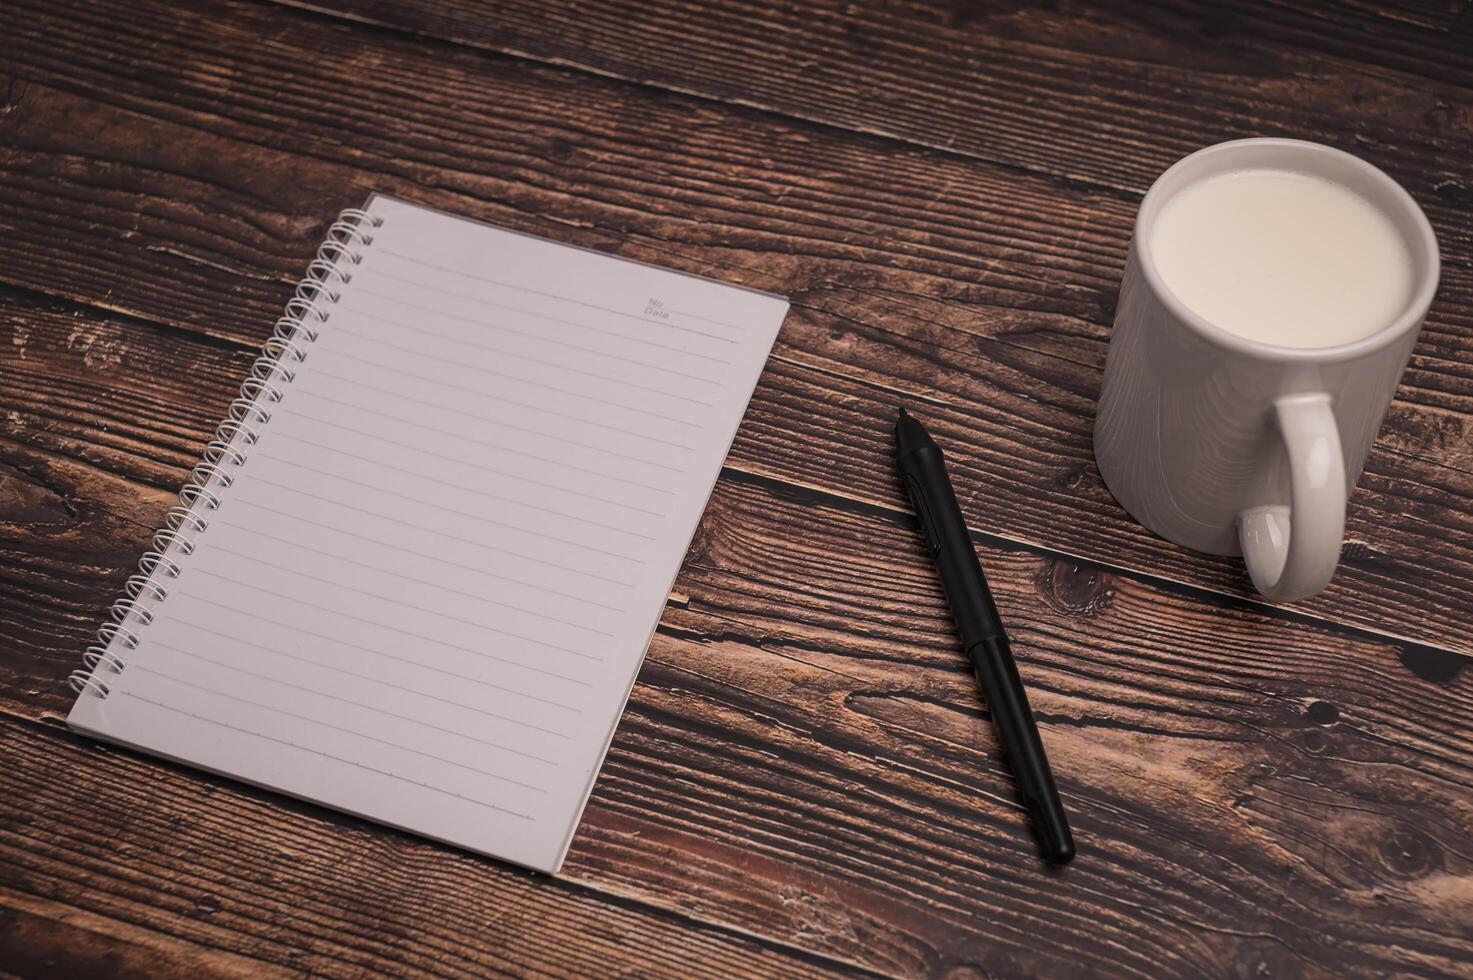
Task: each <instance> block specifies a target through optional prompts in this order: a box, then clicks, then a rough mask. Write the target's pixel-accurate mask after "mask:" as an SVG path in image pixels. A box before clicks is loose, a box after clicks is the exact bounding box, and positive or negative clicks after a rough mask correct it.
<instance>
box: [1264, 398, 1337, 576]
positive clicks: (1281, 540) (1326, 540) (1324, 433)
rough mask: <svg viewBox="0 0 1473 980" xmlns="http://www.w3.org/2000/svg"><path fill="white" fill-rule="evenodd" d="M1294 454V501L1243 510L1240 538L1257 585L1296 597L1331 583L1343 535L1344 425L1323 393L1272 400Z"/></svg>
mask: <svg viewBox="0 0 1473 980" xmlns="http://www.w3.org/2000/svg"><path fill="white" fill-rule="evenodd" d="M1274 420H1275V421H1276V422H1277V424H1278V430H1279V435H1280V436H1282V437H1283V440H1284V448H1285V449H1286V450H1287V451H1288V454H1289V484H1290V491H1289V501H1290V506H1289V507H1285V506H1283V505H1282V504H1275V505H1266V506H1261V507H1249V508H1247V509H1245V510H1242V511H1240V512H1239V513H1238V543H1239V544H1240V545H1241V546H1242V549H1243V564H1244V565H1246V566H1248V575H1249V577H1250V578H1252V579H1253V586H1254V587H1255V588H1256V589H1258V591H1259V592H1261V593H1263V595H1264V597H1265V598H1268V599H1272V600H1274V601H1275V602H1293V601H1294V600H1296V599H1303V598H1306V597H1308V596H1312V595H1314V594H1315V593H1316V592H1318V591H1320V590H1321V589H1323V588H1324V587H1325V586H1327V585H1329V584H1330V578H1331V577H1332V576H1333V575H1334V574H1335V565H1336V564H1337V563H1338V562H1339V561H1340V542H1341V540H1342V539H1343V538H1344V536H1345V501H1346V490H1345V462H1344V457H1343V456H1342V455H1341V452H1340V430H1339V429H1338V428H1337V427H1336V425H1335V414H1334V413H1333V412H1332V411H1331V410H1330V396H1329V395H1327V394H1325V393H1324V392H1315V393H1313V394H1305V395H1287V396H1285V397H1283V398H1280V399H1278V400H1277V401H1276V402H1274Z"/></svg>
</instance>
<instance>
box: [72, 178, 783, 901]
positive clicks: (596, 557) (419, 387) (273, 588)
mask: <svg viewBox="0 0 1473 980" xmlns="http://www.w3.org/2000/svg"><path fill="white" fill-rule="evenodd" d="M367 210H368V211H369V213H370V214H371V215H372V216H374V218H376V219H382V223H381V224H380V225H378V226H377V227H375V228H373V229H372V234H373V238H372V242H371V243H370V244H368V245H366V246H364V247H362V248H361V249H359V251H360V253H361V261H360V262H358V263H356V264H352V263H349V262H348V261H347V260H346V259H342V260H340V262H341V263H342V264H341V265H340V266H339V267H340V268H341V269H342V270H343V271H345V272H348V273H350V274H351V281H350V282H348V283H347V284H345V285H343V286H341V287H340V288H339V290H338V293H339V295H338V297H337V299H336V300H335V301H333V302H330V303H328V302H324V305H323V308H324V309H325V310H328V311H329V316H328V320H327V322H325V323H323V324H321V325H320V331H319V335H318V339H317V340H316V341H315V342H312V343H310V344H309V343H306V342H305V341H304V342H303V346H304V348H305V349H306V350H307V358H306V360H305V361H303V362H302V363H300V364H295V363H292V364H290V366H291V368H292V370H293V372H294V377H293V379H292V380H291V381H290V382H289V383H282V384H279V385H278V387H279V388H280V389H281V391H282V393H283V398H282V400H281V402H280V403H279V404H269V403H263V407H265V408H266V409H268V410H269V411H270V413H271V419H270V422H269V423H267V424H263V425H256V426H255V428H256V430H257V432H258V434H259V439H258V440H257V441H256V442H255V443H254V444H246V443H245V441H244V439H242V438H238V439H237V440H236V442H235V443H233V446H234V447H235V448H237V449H238V450H239V451H240V452H241V454H242V455H243V456H244V457H245V459H246V461H245V463H244V464H243V465H240V466H234V465H232V464H226V465H225V466H224V467H223V468H224V469H225V471H226V472H227V474H228V475H229V476H230V477H231V478H232V483H231V485H230V486H229V487H228V488H223V487H220V486H219V485H218V484H212V485H211V491H212V492H213V493H214V494H216V495H217V496H218V498H219V500H220V502H221V504H220V507H219V508H218V509H216V510H210V509H208V508H206V507H205V506H204V505H200V506H198V507H197V508H196V513H198V515H199V516H200V517H201V518H202V519H204V520H206V521H207V522H208V527H207V529H206V530H204V531H200V532H194V531H186V532H185V533H186V535H187V536H188V537H190V538H192V539H194V541H195V544H196V548H195V550H194V551H193V553H192V554H189V555H184V554H182V553H181V552H180V551H179V550H178V548H177V547H176V548H172V549H171V550H170V552H169V556H170V557H171V558H172V559H174V560H175V561H177V562H178V563H179V564H180V567H181V568H182V574H181V575H180V576H179V577H178V578H177V579H173V578H170V577H168V576H167V575H164V574H163V573H159V574H157V575H156V576H155V578H154V581H156V582H157V583H158V584H159V585H160V586H161V587H162V588H164V589H166V590H167V597H166V598H165V599H163V600H158V601H153V600H150V602H149V603H148V605H150V606H151V608H152V612H153V615H154V618H153V621H152V622H151V623H149V624H147V625H142V624H139V623H136V622H133V621H130V622H129V623H128V628H129V629H130V630H132V631H133V632H135V633H136V634H137V635H138V637H139V639H140V641H141V642H140V643H139V645H138V648H137V649H126V648H125V647H124V645H123V644H122V643H121V642H120V641H115V642H114V643H113V644H112V645H111V646H110V648H109V650H110V652H112V653H114V654H116V655H117V656H118V657H120V658H121V659H123V660H124V661H126V663H127V667H126V668H125V669H124V670H123V671H122V673H120V674H114V673H112V672H110V671H108V670H106V668H98V669H97V671H96V674H95V676H96V677H97V678H98V679H100V680H106V682H107V684H108V689H109V693H108V696H107V697H106V698H100V697H97V696H95V694H93V693H91V692H83V693H82V695H80V696H79V698H78V700H77V702H76V705H75V706H74V708H73V709H72V712H71V714H70V716H69V719H68V720H69V723H70V724H71V725H72V726H73V727H74V728H77V729H79V730H82V731H85V732H88V733H90V734H94V735H97V736H99V737H103V738H107V739H111V740H114V741H117V742H121V743H124V744H127V745H130V746H134V747H137V748H140V749H143V750H145V751H149V752H153V753H156V754H158V755H161V756H165V757H168V758H171V759H174V760H177V761H182V762H185V763H189V764H192V765H195V766H199V767H202V768H204V769H208V770H211V771H214V772H218V773H223V774H226V775H229V776H233V777H236V778H239V779H242V780H245V781H247V782H251V783H254V784H257V785H261V786H265V787H269V788H272V789H275V790H279V791H281V792H284V793H288V794H291V795H294V796H298V797H302V798H305V799H309V800H313V801H316V802H319V803H322V804H325V805H327V806H331V807H335V808H338V809H341V810H345V811H348V812H350V813H353V814H357V815H359V816H363V817H367V818H369V819H373V820H376V821H380V822H382V823H386V824H389V825H392V826H395V827H399V828H402V829H406V830H409V831H412V832H416V833H419V834H422V835H425V836H427V837H431V838H434V839H437V840H441V841H445V842H448V843H452V844H456V845H459V846H462V847H465V848H468V849H470V850H474V851H478V852H481V853H485V854H489V855H492V856H495V857H500V858H504V859H506V860H509V861H513V862H515V863H517V864H521V865H525V866H527V867H531V868H535V869H538V870H543V871H548V872H554V871H556V870H557V868H558V867H559V866H560V864H561V863H562V859H563V856H564V854H565V853H566V851H567V848H568V845H569V843H570V841H571V839H572V835H573V832H574V830H575V829H576V826H577V822H578V818H579V815H580V813H581V811H582V808H583V805H584V803H585V801H586V800H587V797H588V794H589V791H590V790H591V788H592V785H593V781H594V778H595V777H596V775H597V772H598V769H599V766H600V765H601V764H602V761H603V757H604V753H605V752H606V750H607V747H608V743H609V740H610V739H611V737H612V735H613V731H614V728H615V725H616V724H617V722H618V717H619V714H620V713H621V711H622V710H623V707H624V704H625V702H626V700H627V699H628V695H629V691H630V689H631V687H632V686H633V683H634V679H635V675H636V673H637V672H638V669H639V665H640V662H641V661H642V659H643V657H644V651H645V648H646V647H647V645H648V643H649V640H650V637H651V635H652V633H653V631H654V629H655V626H656V624H657V623H658V621H659V617H660V613H661V611H662V609H663V607H664V604H665V599H666V596H667V594H668V592H669V589H670V586H671V585H672V583H673V580H674V578H675V575H676V573H677V571H678V570H679V567H680V563H681V560H682V558H683V557H684V553H685V549H686V548H687V546H688V545H689V542H690V538H691V536H692V534H693V533H694V531H695V527H696V524H697V522H698V521H699V519H700V516H701V512H702V510H703V508H704V506H705V503H706V500H707V498H708V496H709V494H710V491H711V488H712V486H713V484H714V482H715V480H716V477H717V475H718V473H719V471H720V467H721V464H722V461H723V459H724V458H725V455H726V452H727V450H728V448H729V447H730V444H731V441H732V439H733V437H734V436H735V433H736V429H737V426H738V424H739V423H740V421H741V417H742V414H743V412H744V411H745V408H746V404H747V401H748V399H749V398H750V396H751V393H752V389H753V387H754V386H755V384H756V381H757V377H758V374H759V373H760V372H761V369H762V366H763V364H764V362H765V360H766V357H767V353H768V351H769V349H770V348H771V346H772V343H773V341H774V339H775V338H776V335H777V331H778V328H779V326H780V325H781V323H782V319H783V316H784V315H785V313H786V311H787V303H786V301H784V300H782V299H780V298H778V297H774V296H770V295H766V294H762V293H757V292H753V291H749V290H745V289H741V288H737V287H732V286H727V285H723V284H719V283H715V282H711V281H708V280H704V279H699V278H695V277H691V276H686V275H681V274H678V273H673V272H669V271H667V270H662V269H657V268H653V267H650V266H646V265H642V264H638V263H634V262H629V261H625V260H621V259H617V258H613V257H609V256H606V255H601V254H598V253H594V252H590V251H585V250H580V249H576V248H571V247H568V246H562V245H557V244H554V243H551V242H547V241H543V240H540V239H536V238H531V237H527V236H523V235H519V234H516V233H512V232H508V231H505V230H502V229H498V228H494V227H491V226H488V225H484V224H479V223H475V222H471V221H467V220H464V219H459V218H455V217H453V216H450V215H446V214H443V213H440V212H436V211H433V210H430V209H427V208H423V207H420V206H417V205H413V204H409V203H407V202H403V201H399V200H395V199H392V198H387V197H383V196H375V197H374V198H373V199H372V200H371V201H370V203H369V205H368V206H367Z"/></svg>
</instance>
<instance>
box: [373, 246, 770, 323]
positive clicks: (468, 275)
mask: <svg viewBox="0 0 1473 980" xmlns="http://www.w3.org/2000/svg"><path fill="white" fill-rule="evenodd" d="M375 254H376V255H387V256H389V257H391V258H395V259H398V260H400V261H402V262H409V263H411V264H413V265H417V266H421V267H423V268H426V269H434V270H435V271H437V272H443V273H446V274H447V275H452V276H461V277H462V278H465V279H472V280H475V281H477V282H484V283H489V284H491V285H493V286H500V287H502V288H503V289H514V290H516V291H517V292H522V293H530V294H532V295H534V296H542V297H544V298H546V299H552V300H558V301H560V302H564V303H571V304H572V305H574V306H581V307H583V308H585V309H589V310H598V311H599V312H601V313H607V314H609V315H611V316H617V317H624V318H626V319H630V320H636V321H638V322H640V323H650V324H654V325H657V326H662V327H669V328H670V329H672V330H680V331H684V332H686V333H692V334H696V335H697V336H700V337H709V338H710V339H712V340H719V341H721V342H722V343H726V344H737V343H740V342H741V341H740V340H738V339H736V338H732V337H723V336H721V335H720V334H714V333H706V332H705V331H702V330H696V329H695V328H694V327H683V326H681V325H679V324H677V323H670V322H668V321H655V320H646V319H645V318H644V317H642V316H639V315H638V314H636V313H629V312H626V311H624V310H616V309H614V308H613V307H611V306H601V305H599V304H598V303H589V302H587V301H586V300H581V299H575V298H574V297H572V296H567V295H564V294H561V293H550V292H546V291H545V290H541V289H533V288H532V287H531V286H522V285H518V284H517V283H511V282H506V281H504V280H501V279H493V278H491V277H490V276H481V275H477V274H475V273H474V272H461V271H460V270H459V269H451V268H448V267H446V266H443V265H437V264H435V263H434V262H426V261H425V260H424V259H417V258H415V257H414V256H412V255H405V254H404V253H403V252H396V251H394V250H393V249H388V248H381V249H379V250H378V251H377V252H375ZM374 274H375V275H382V276H385V277H387V278H390V279H399V280H400V281H402V282H408V283H410V284H411V285H415V286H419V287H421V288H423V289H429V290H433V291H435V292H443V293H448V294H450V295H452V296H460V297H462V298H464V299H469V300H475V301H478V302H480V301H482V300H483V297H480V296H474V295H467V294H465V293H458V292H454V291H452V290H449V289H444V288H443V287H440V286H436V285H431V284H429V283H425V282H421V281H419V280H417V279H406V278H405V277H403V276H395V275H394V274H393V273H390V272H385V271H384V270H383V268H382V266H381V265H376V266H375V267H374Z"/></svg>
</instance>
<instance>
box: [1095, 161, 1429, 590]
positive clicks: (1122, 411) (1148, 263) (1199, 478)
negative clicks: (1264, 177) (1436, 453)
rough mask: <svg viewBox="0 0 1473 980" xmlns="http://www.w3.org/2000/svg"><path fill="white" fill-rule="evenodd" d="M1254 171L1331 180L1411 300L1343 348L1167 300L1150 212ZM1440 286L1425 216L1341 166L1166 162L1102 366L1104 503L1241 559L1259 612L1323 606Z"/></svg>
mask: <svg viewBox="0 0 1473 980" xmlns="http://www.w3.org/2000/svg"><path fill="white" fill-rule="evenodd" d="M1256 168H1267V169H1279V170H1292V171H1296V172H1299V173H1305V174H1309V175H1311V176H1316V177H1320V178H1322V179H1326V180H1330V181H1334V182H1337V183H1339V184H1340V185H1342V186H1343V187H1345V188H1347V189H1349V190H1351V191H1354V192H1355V193H1357V194H1359V195H1361V197H1362V198H1364V199H1365V200H1367V201H1369V202H1370V203H1371V204H1373V205H1375V206H1376V207H1378V208H1379V209H1381V210H1382V212H1383V213H1384V214H1385V215H1386V216H1387V217H1389V218H1390V219H1391V221H1392V222H1393V224H1394V225H1395V226H1396V228H1397V230H1398V231H1399V232H1400V233H1401V235H1402V237H1403V238H1404V239H1405V244H1406V246H1407V249H1408V250H1409V252H1410V256H1411V260H1412V269H1413V286H1412V291H1411V298H1410V299H1409V301H1408V302H1407V303H1406V305H1405V306H1404V307H1403V308H1402V310H1401V312H1400V313H1399V314H1398V315H1397V316H1396V317H1395V318H1394V319H1392V320H1390V321H1388V322H1387V323H1386V324H1385V325H1384V326H1383V327H1381V329H1379V330H1377V331H1376V332H1375V333H1373V334H1371V335H1370V336H1367V337H1365V338H1363V339H1361V340H1357V341H1354V342H1351V343H1345V344H1340V345H1338V346H1333V347H1283V346H1276V345H1272V344H1266V343H1260V342H1257V341H1254V340H1250V339H1247V338H1245V337H1242V336H1240V335H1238V334H1235V333H1231V332H1229V331H1227V330H1224V329H1222V328H1220V327H1217V326H1215V325H1213V324H1212V323H1210V322H1208V321H1207V320H1206V319H1204V318H1203V317H1201V316H1199V315H1198V314H1197V313H1195V312H1193V311H1192V310H1191V309H1189V308H1188V307H1187V306H1186V305H1184V304H1183V303H1182V302H1181V301H1180V300H1179V299H1178V298H1177V297H1176V296H1175V295H1173V294H1172V292H1171V291H1170V290H1169V289H1168V288H1167V286H1166V284H1165V282H1164V281H1163V279H1162V276H1161V274H1160V272H1159V270H1158V268H1157V266H1156V265H1155V263H1154V261H1153V258H1152V254H1151V240H1152V234H1151V232H1152V229H1153V227H1154V222H1155V221H1156V220H1157V218H1158V217H1159V215H1160V213H1161V209H1162V206H1163V205H1164V204H1165V203H1166V202H1167V201H1169V200H1170V199H1171V197H1172V196H1173V195H1174V194H1176V193H1177V192H1179V191H1180V190H1182V189H1183V188H1185V187H1187V186H1189V185H1191V184H1193V183H1194V182H1196V181H1201V180H1204V179H1206V178H1208V177H1212V176H1215V175H1218V174H1222V173H1227V172H1232V171H1241V170H1244V169H1256ZM1437 279H1438V253H1437V241H1436V239H1435V238H1434V237H1433V234H1432V227H1431V226H1430V225H1429V224H1428V223H1427V218H1426V216H1425V215H1423V214H1422V210H1421V208H1419V207H1418V206H1417V204H1416V202H1415V201H1413V200H1412V198H1411V195H1409V194H1407V192H1406V191H1405V190H1403V189H1402V188H1401V187H1400V186H1399V185H1398V184H1397V183H1396V182H1395V181H1393V180H1392V179H1391V178H1390V177H1388V176H1386V174H1384V173H1382V172H1381V171H1380V170H1378V169H1376V168H1375V167H1373V166H1371V165H1370V164H1368V163H1366V162H1364V161H1362V160H1360V159H1357V158H1356V157H1353V156H1351V155H1350V154H1348V153H1344V152H1341V151H1340V150H1336V149H1333V148H1331V147H1328V146H1322V145H1320V144H1317V143H1307V142H1302V141H1299V140H1286V139H1248V140H1237V141H1234V142H1230V143H1220V144H1218V145H1216V146H1210V147H1207V148H1206V149H1203V150H1199V151H1197V152H1196V153H1193V154H1191V155H1190V156H1188V157H1185V158H1184V159H1182V160H1180V161H1178V162H1177V163H1176V164H1175V165H1174V166H1172V167H1171V168H1170V169H1169V170H1167V171H1166V172H1165V173H1163V174H1162V175H1161V176H1160V177H1159V178H1158V179H1157V180H1156V182H1155V184H1153V185H1152V186H1151V189H1150V191H1149V192H1148V193H1147V194H1146V196H1145V199H1144V200H1143V201H1142V202H1141V207H1140V211H1139V213H1138V214H1137V216H1136V223H1135V235H1134V239H1133V241H1132V243H1131V247H1130V254H1129V258H1128V259H1127V261H1126V266H1125V276H1124V279H1123V281H1122V283H1121V287H1120V300H1119V303H1118V305H1117V307H1116V313H1115V331H1114V335H1113V336H1112V338H1111V340H1110V352H1109V356H1108V358H1107V360H1106V364H1105V382H1104V388H1103V390H1102V391H1101V393H1100V405H1099V414H1098V416H1097V419H1096V422H1095V458H1096V460H1097V461H1098V463H1099V467H1100V474H1101V475H1102V476H1103V477H1104V480H1105V483H1106V485H1107V486H1108V487H1109V488H1110V491H1111V493H1113V494H1114V495H1115V499H1116V500H1118V501H1119V502H1120V504H1121V505H1122V506H1123V507H1124V508H1125V509H1126V510H1127V511H1129V512H1130V514H1131V515H1132V516H1133V517H1134V518H1135V519H1136V520H1138V521H1140V522H1141V523H1142V524H1144V525H1145V526H1146V527H1148V528H1150V529H1151V530H1152V531H1155V532H1156V533H1157V534H1159V535H1161V536H1162V537H1164V538H1167V539H1169V540H1171V541H1174V542H1176V543H1178V544H1181V545H1185V546H1186V547H1188V548H1193V549H1195V550H1197V551H1205V552H1209V553H1211V554H1217V555H1235V554H1242V555H1243V560H1244V564H1245V565H1246V566H1247V568H1248V573H1249V575H1250V577H1251V578H1252V580H1253V584H1254V586H1255V587H1256V588H1257V589H1258V591H1260V592H1261V593H1263V594H1264V595H1265V596H1267V597H1268V598H1270V599H1273V600H1280V601H1292V600H1294V599H1301V598H1304V597H1306V596H1310V595H1313V594H1314V593H1316V592H1319V591H1320V590H1321V589H1323V588H1324V587H1325V586H1326V585H1327V584H1329V581H1330V578H1331V576H1333V575H1334V573H1335V565H1336V563H1337V562H1338V561H1339V558H1340V546H1341V538H1342V537H1343V534H1344V530H1345V506H1346V495H1347V493H1348V491H1349V488H1350V487H1351V486H1353V485H1354V484H1355V481H1356V480H1357V479H1358V478H1359V476H1360V472H1361V468H1362V467H1363V466H1364V465H1365V461H1366V455H1367V454H1368V453H1369V452H1370V449H1371V444H1372V442H1373V441H1374V440H1375V437H1376V431H1377V430H1378V429H1379V428H1380V426H1381V418H1382V416H1383V415H1384V414H1385V412H1386V407H1387V406H1388V405H1389V404H1390V403H1391V399H1392V396H1393V395H1394V394H1395V392H1396V386H1397V382H1398V380H1399V379H1400V377H1401V374H1402V371H1403V370H1404V369H1405V367H1406V363H1407V359H1408V358H1409V357H1410V356H1411V351H1412V345H1413V344H1414V343H1415V342H1416V339H1417V332H1418V330H1419V329H1420V328H1421V325H1422V320H1423V318H1424V317H1425V316H1426V313H1427V307H1428V305H1429V304H1430V303H1431V302H1432V295H1433V293H1434V292H1435V291H1436V288H1437ZM1245 288H1252V285H1251V284H1248V285H1247V286H1246V287H1245Z"/></svg>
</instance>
